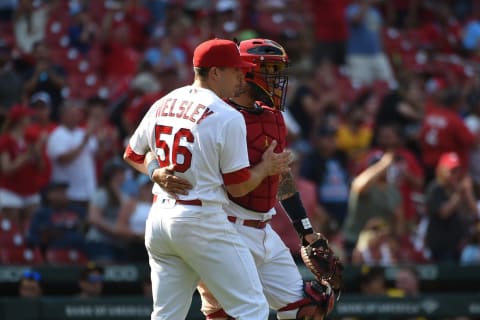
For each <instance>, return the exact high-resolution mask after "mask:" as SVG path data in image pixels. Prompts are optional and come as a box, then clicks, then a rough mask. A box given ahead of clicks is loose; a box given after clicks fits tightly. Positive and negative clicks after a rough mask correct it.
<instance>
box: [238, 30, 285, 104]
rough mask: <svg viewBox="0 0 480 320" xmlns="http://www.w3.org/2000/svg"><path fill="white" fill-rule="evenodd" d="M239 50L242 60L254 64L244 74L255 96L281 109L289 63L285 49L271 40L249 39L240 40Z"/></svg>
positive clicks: (283, 102)
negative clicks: (286, 70)
mask: <svg viewBox="0 0 480 320" xmlns="http://www.w3.org/2000/svg"><path fill="white" fill-rule="evenodd" d="M239 50H240V56H241V57H242V59H243V60H245V61H248V62H253V63H255V64H256V66H255V67H253V68H252V69H251V70H249V71H247V73H246V75H245V79H246V81H247V82H248V83H250V84H251V86H252V88H253V89H254V95H255V98H256V99H258V100H261V101H262V102H264V103H265V104H267V105H269V106H271V107H273V108H276V109H279V110H283V109H284V108H285V96H286V94H287V84H288V76H287V74H286V73H285V69H286V68H287V67H288V65H289V61H288V56H287V53H286V52H285V49H283V47H282V46H281V45H279V44H278V43H276V42H275V41H272V40H268V39H249V40H244V41H241V42H240V44H239Z"/></svg>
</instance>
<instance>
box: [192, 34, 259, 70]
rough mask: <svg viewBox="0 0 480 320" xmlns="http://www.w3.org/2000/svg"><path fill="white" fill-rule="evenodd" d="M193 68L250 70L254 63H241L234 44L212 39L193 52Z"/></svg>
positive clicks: (238, 52)
mask: <svg viewBox="0 0 480 320" xmlns="http://www.w3.org/2000/svg"><path fill="white" fill-rule="evenodd" d="M193 66H194V67H231V68H251V67H254V66H255V64H254V63H250V62H246V61H243V60H242V59H241V58H240V51H239V50H238V47H237V45H236V44H235V42H233V41H231V40H225V39H212V40H207V41H205V42H202V43H200V44H199V45H198V46H197V47H196V48H195V51H194V52H193Z"/></svg>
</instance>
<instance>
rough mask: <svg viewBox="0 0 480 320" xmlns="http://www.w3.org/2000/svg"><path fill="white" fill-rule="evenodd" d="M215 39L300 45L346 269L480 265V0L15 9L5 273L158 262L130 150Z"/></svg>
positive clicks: (293, 92)
mask: <svg viewBox="0 0 480 320" xmlns="http://www.w3.org/2000/svg"><path fill="white" fill-rule="evenodd" d="M212 37H219V38H227V39H238V40H243V39H249V38H252V37H265V38H269V39H273V40H276V41H278V42H279V43H280V44H282V45H283V46H284V47H285V48H286V50H287V52H288V54H289V58H290V68H289V70H288V72H289V88H288V97H287V98H288V101H287V104H288V107H287V109H286V111H285V119H286V122H287V127H288V129H289V136H288V146H289V148H290V149H291V150H292V152H293V154H294V161H293V163H292V169H293V171H294V173H295V176H296V179H297V186H298V188H299V190H300V193H301V197H302V200H303V202H304V205H305V207H306V209H307V212H308V214H309V215H310V217H311V220H312V222H313V224H314V227H315V228H316V229H317V230H318V231H320V232H322V233H324V234H325V235H326V236H327V237H328V239H329V240H330V244H331V245H332V246H333V247H334V249H335V250H336V252H337V254H338V255H339V256H340V257H341V259H342V260H343V261H344V262H345V263H352V264H361V265H372V266H373V265H381V266H390V265H397V264H412V263H417V264H418V263H431V262H433V263H443V262H453V263H461V264H473V263H477V264H480V223H479V218H480V209H479V206H478V203H479V200H480V144H479V143H480V99H479V98H480V80H479V79H480V78H479V77H478V75H479V72H480V68H479V67H478V64H479V62H480V54H479V53H480V41H479V40H480V1H477V0H456V1H449V0H423V1H420V0H391V1H381V0H265V1H249V0H196V1H181V0H102V1H100V0H98V1H97V0H90V1H89V0H43V1H41V0H10V1H8V0H5V1H0V124H1V128H2V131H1V135H0V230H1V232H0V264H30V265H36V264H43V263H49V264H83V263H86V262H87V261H95V262H97V263H123V262H125V263H127V262H130V263H131V262H145V261H146V259H147V258H146V251H145V249H144V245H143V232H144V227H145V219H146V216H147V214H148V210H149V206H150V203H151V198H152V195H151V187H152V184H151V182H150V180H149V179H148V178H147V177H146V176H143V175H138V174H137V173H135V172H133V171H132V170H131V169H129V168H127V167H126V166H125V164H124V162H123V160H121V156H122V153H123V150H124V147H125V143H126V141H127V140H128V138H129V136H130V135H131V134H132V132H133V130H134V129H135V127H136V126H137V125H138V123H139V121H140V119H141V118H142V116H143V115H144V114H145V112H146V110H147V109H148V108H149V107H150V105H151V104H152V103H153V102H154V101H156V100H157V99H158V98H160V97H162V95H163V94H164V93H166V92H168V91H170V90H171V89H173V88H175V87H178V86H182V85H185V84H189V83H190V82H191V81H192V79H193V78H192V77H193V72H192V70H191V60H192V53H193V49H194V48H195V46H196V45H197V44H199V43H200V42H202V41H204V40H207V39H210V38H212ZM277 209H278V210H277V211H278V212H279V214H277V215H276V216H275V218H274V219H273V221H272V224H273V226H274V228H275V229H276V230H277V231H278V232H279V233H280V235H281V236H282V238H283V239H284V240H285V242H286V243H287V245H288V246H289V247H290V249H291V251H292V254H294V255H295V256H298V249H299V240H298V237H297V235H296V233H295V231H294V229H293V227H291V225H290V223H289V222H288V218H287V217H286V216H285V215H284V214H283V213H281V211H282V209H281V208H277Z"/></svg>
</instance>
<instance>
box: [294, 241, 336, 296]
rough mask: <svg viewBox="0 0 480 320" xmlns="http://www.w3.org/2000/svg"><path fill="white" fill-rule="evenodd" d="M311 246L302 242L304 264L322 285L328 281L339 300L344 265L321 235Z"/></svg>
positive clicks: (301, 250)
mask: <svg viewBox="0 0 480 320" xmlns="http://www.w3.org/2000/svg"><path fill="white" fill-rule="evenodd" d="M316 236H317V240H315V241H313V242H312V243H310V244H307V243H305V241H302V243H303V244H302V246H301V249H300V252H301V255H302V259H303V262H304V263H305V265H306V266H307V268H308V269H309V270H310V271H311V272H312V273H313V275H314V276H315V278H316V280H317V281H318V282H320V283H322V281H327V282H328V283H329V284H330V286H331V287H332V289H333V290H334V292H335V295H336V297H337V299H338V298H339V297H340V291H341V289H342V286H343V264H342V263H341V261H340V259H339V258H338V257H337V256H335V254H334V253H333V251H332V250H331V248H330V247H329V245H328V240H327V239H326V238H325V237H324V236H323V235H321V234H320V233H317V234H316Z"/></svg>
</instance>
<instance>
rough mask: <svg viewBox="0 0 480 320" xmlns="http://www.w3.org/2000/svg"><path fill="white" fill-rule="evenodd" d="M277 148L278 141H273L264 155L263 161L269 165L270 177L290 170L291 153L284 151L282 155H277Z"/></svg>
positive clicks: (268, 173) (268, 172)
mask: <svg viewBox="0 0 480 320" xmlns="http://www.w3.org/2000/svg"><path fill="white" fill-rule="evenodd" d="M276 146H277V141H276V140H273V141H272V142H271V143H270V145H269V146H268V148H267V150H265V152H264V153H263V155H262V161H263V162H265V163H266V164H268V165H267V166H266V167H267V175H269V176H272V175H276V174H279V173H283V172H287V171H288V170H290V167H289V164H290V160H291V152H290V151H283V152H281V153H275V152H274V150H275V147H276Z"/></svg>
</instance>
